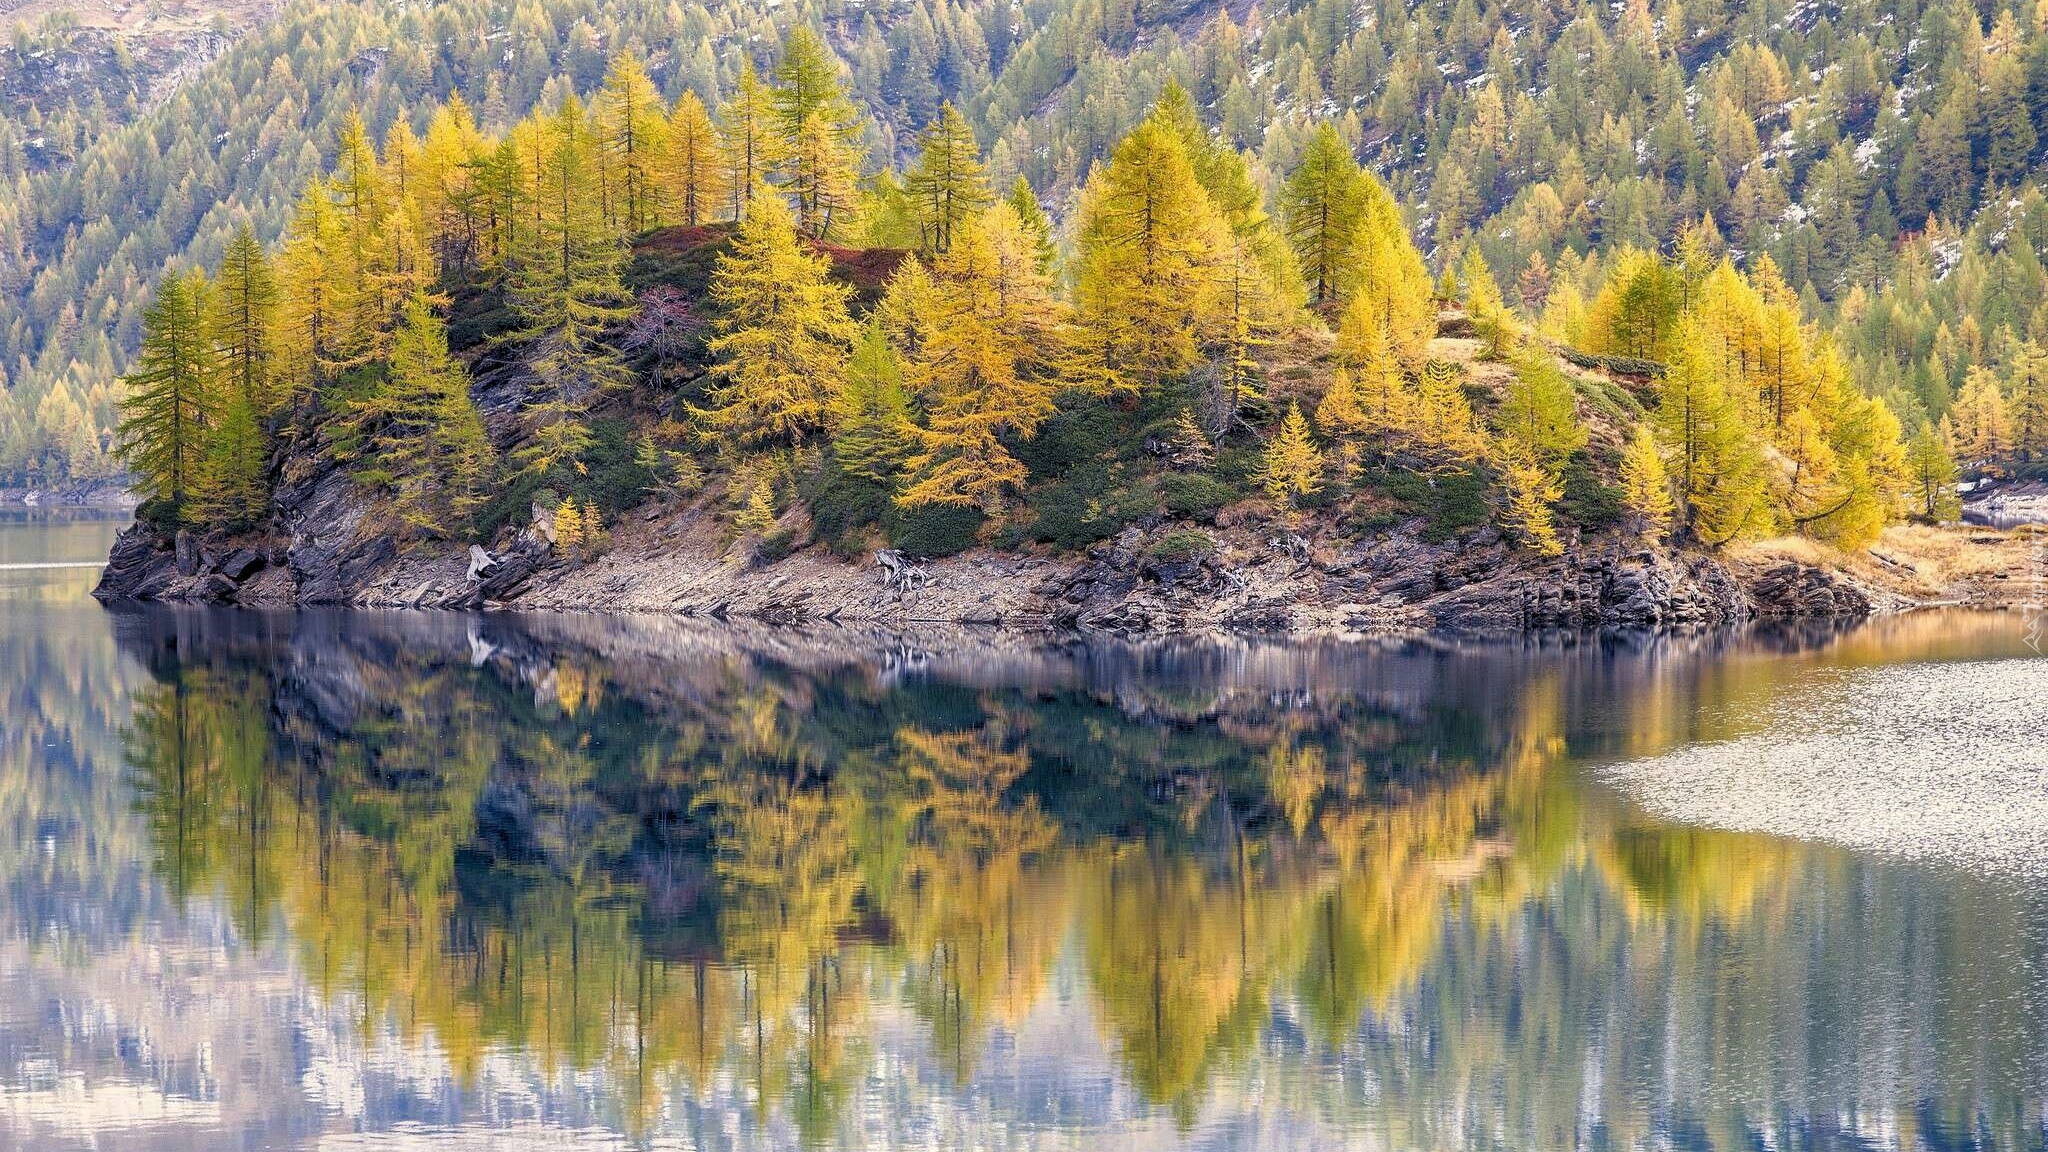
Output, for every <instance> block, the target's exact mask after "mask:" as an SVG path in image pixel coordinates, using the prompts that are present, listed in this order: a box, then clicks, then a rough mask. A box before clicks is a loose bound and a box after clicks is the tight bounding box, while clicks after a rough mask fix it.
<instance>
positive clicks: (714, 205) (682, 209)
mask: <svg viewBox="0 0 2048 1152" xmlns="http://www.w3.org/2000/svg"><path fill="white" fill-rule="evenodd" d="M666 143H667V145H668V148H667V151H666V153H665V157H664V158H665V165H664V168H665V173H666V176H667V179H668V192H669V197H670V201H671V203H672V206H673V211H674V213H675V218H676V219H678V220H680V221H682V222H683V223H684V224H687V225H689V226H690V227H692V228H695V227H696V226H698V225H699V224H702V223H704V222H705V221H707V220H710V219H711V218H712V216H713V214H715V213H716V212H718V211H719V210H720V201H721V199H722V198H723V196H724V194H725V178H726V167H725V164H724V162H723V161H722V159H721V157H720V153H719V138H718V130H717V128H716V127H714V126H713V125H712V123H711V114H710V113H709V112H707V111H705V110H704V102H703V101H702V100H700V99H698V98H697V94H696V93H695V92H691V91H688V90H685V91H684V92H683V94H682V96H681V97H679V98H678V99H677V100H676V106H675V110H674V111H673V112H671V113H670V114H669V118H668V132H667V140H666Z"/></svg>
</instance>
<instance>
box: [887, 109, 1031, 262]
mask: <svg viewBox="0 0 2048 1152" xmlns="http://www.w3.org/2000/svg"><path fill="white" fill-rule="evenodd" d="M1026 188H1027V190H1028V188H1029V185H1026ZM904 190H905V191H906V192H908V193H909V195H910V200H911V203H912V204H913V205H914V207H915V211H916V213H917V226H918V232H919V234H920V235H921V236H922V237H923V241H924V242H923V244H922V248H923V250H924V251H925V252H926V253H927V254H935V253H940V252H944V251H945V250H946V249H947V248H949V247H951V246H952V243H953V230H954V229H955V228H958V227H959V226H960V224H961V222H962V221H964V220H966V219H967V218H968V217H970V216H972V215H974V214H975V213H977V212H979V211H981V210H982V209H983V208H986V207H988V206H989V205H990V204H991V203H993V202H994V201H995V195H994V193H992V192H991V191H990V190H989V187H988V174H987V171H986V170H985V169H984V168H983V167H982V164H981V154H980V148H979V147H978V146H977V145H976V144H975V142H974V131H973V129H971V128H969V127H968V126H967V121H966V119H965V118H963V117H962V116H961V115H960V112H959V110H958V109H956V108H954V107H953V102H952V101H950V100H948V101H946V102H945V103H944V104H942V105H940V106H939V115H938V118H937V119H935V120H933V121H932V122H931V123H930V124H927V125H925V128H924V131H923V132H921V133H919V134H918V141H917V164H916V166H915V167H913V168H912V169H911V170H910V173H909V175H908V176H907V177H906V178H905V179H904ZM1032 207H1033V209H1034V210H1035V209H1036V208H1037V201H1036V200H1035V199H1034V200H1033V201H1032ZM1040 219H1043V213H1040Z"/></svg>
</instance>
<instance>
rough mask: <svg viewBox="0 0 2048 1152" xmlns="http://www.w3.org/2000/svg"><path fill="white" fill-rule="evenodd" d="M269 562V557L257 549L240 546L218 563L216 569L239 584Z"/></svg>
mask: <svg viewBox="0 0 2048 1152" xmlns="http://www.w3.org/2000/svg"><path fill="white" fill-rule="evenodd" d="M267 563H269V561H268V559H267V558H266V557H265V556H264V555H263V553H261V552H259V551H257V550H256V549H254V548H238V549H236V550H235V551H234V552H232V553H230V554H229V555H228V557H227V559H225V560H222V561H221V562H220V563H219V564H218V565H216V566H215V570H216V571H218V572H219V573H220V574H221V575H222V576H225V577H227V578H228V579H229V580H232V581H234V582H235V583H237V584H239V583H241V582H242V581H244V580H246V579H248V578H249V574H250V573H252V572H254V571H256V570H257V569H258V568H261V567H263V566H264V565H265V564H267Z"/></svg>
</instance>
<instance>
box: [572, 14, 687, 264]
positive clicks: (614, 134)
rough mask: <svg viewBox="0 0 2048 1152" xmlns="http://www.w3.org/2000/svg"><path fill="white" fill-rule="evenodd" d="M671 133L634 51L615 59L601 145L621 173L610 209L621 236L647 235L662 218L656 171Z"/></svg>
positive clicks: (601, 108) (603, 98)
mask: <svg viewBox="0 0 2048 1152" xmlns="http://www.w3.org/2000/svg"><path fill="white" fill-rule="evenodd" d="M702 107H703V106H702V105H699V106H698V110H699V111H702ZM667 130H668V123H667V120H666V118H665V117H664V116H663V114H662V106H661V94H660V93H658V92H656V91H655V90H654V82H653V81H651V80H649V79H648V78H647V70H646V69H645V68H643V67H641V64H640V61H639V59H638V58H636V57H634V56H633V55H632V54H630V53H627V52H620V53H617V54H616V55H614V56H613V57H612V61H611V67H610V68H609V70H608V71H607V72H606V73H605V78H604V91H603V93H602V94H601V95H600V96H599V98H598V106H597V146H598V148H599V149H600V150H601V151H602V153H603V155H604V156H605V158H606V159H607V160H608V161H609V162H610V165H611V167H612V169H613V171H614V172H615V173H616V174H617V184H618V189H617V194H616V196H615V197H614V200H615V203H613V204H611V205H608V206H607V207H608V210H609V214H610V216H611V218H612V221H613V224H614V226H615V227H616V228H617V229H618V230H619V231H620V232H621V233H624V234H626V235H629V236H630V235H634V234H637V233H640V232H644V231H646V230H647V229H649V228H651V227H653V226H654V224H655V222H656V220H657V219H658V218H659V217H660V197H659V194H658V189H659V186H660V177H659V175H658V174H657V173H658V172H659V169H660V167H661V158H662V155H663V153H664V151H665V149H666V147H667V142H666V140H665V139H664V137H665V136H666V135H667Z"/></svg>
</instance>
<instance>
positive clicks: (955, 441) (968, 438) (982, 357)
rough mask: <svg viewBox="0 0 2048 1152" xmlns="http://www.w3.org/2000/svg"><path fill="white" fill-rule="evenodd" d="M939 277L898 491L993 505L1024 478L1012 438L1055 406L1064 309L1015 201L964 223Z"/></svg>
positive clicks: (906, 497)
mask: <svg viewBox="0 0 2048 1152" xmlns="http://www.w3.org/2000/svg"><path fill="white" fill-rule="evenodd" d="M932 283H933V293H932V314H931V316H930V329H929V332H928V335H927V337H926V339H925V342H924V346H923V348H922V349H921V350H920V352H919V354H918V356H917V357H916V358H915V359H914V360H912V361H911V362H910V378H911V382H912V384H913V386H914V387H915V389H916V390H917V392H918V393H919V395H921V396H923V397H924V398H925V408H926V423H925V426H924V427H923V428H921V429H919V431H918V452H917V454H916V455H915V456H913V457H912V458H911V459H910V460H909V461H908V462H907V463H906V465H905V468H906V469H907V470H908V471H909V472H910V474H911V479H910V482H909V484H908V485H907V486H906V487H905V488H904V490H903V491H902V492H901V493H900V494H899V495H898V496H897V497H896V499H897V502H898V503H899V504H903V505H905V506H916V505H920V504H954V505H961V506H978V507H980V508H982V509H983V510H985V511H990V512H993V511H995V510H996V509H997V508H998V507H999V506H1000V504H1001V501H1002V498H1003V494H1004V491H1005V490H1006V489H1009V488H1015V487H1020V486H1022V484H1023V482H1024V479H1025V469H1024V465H1023V464H1022V462H1020V461H1018V460H1017V458H1016V457H1015V456H1013V455H1012V454H1011V453H1010V450H1009V449H1008V447H1006V446H1005V445H1004V443H1003V438H1004V437H1006V436H1008V437H1018V438H1022V437H1028V436H1030V435H1031V434H1032V433H1033V432H1035V431H1037V429H1038V426H1039V424H1040V423H1042V422H1043V421H1044V420H1045V418H1046V417H1048V416H1050V415H1052V411H1053V392H1054V389H1055V387H1056V384H1057V379H1056V372H1055V366H1056V365H1057V363H1058V358H1059V342H1060V334H1059V329H1058V326H1059V315H1058V312H1057V309H1056V307H1055V305H1054V304H1053V301H1052V294H1051V289H1050V286H1049V285H1048V284H1047V283H1046V281H1045V278H1044V275H1043V274H1042V273H1040V272H1039V271H1038V266H1037V260H1036V258H1035V255H1034V253H1033V245H1032V243H1031V240H1030V238H1029V237H1028V236H1027V235H1026V234H1025V233H1024V229H1023V226H1022V225H1021V224H1020V223H1019V222H1018V220H1017V216H1016V213H1014V212H1012V211H1010V208H1009V206H1008V205H1006V204H1005V205H998V206H996V207H995V208H992V209H990V210H989V211H988V212H987V213H985V214H984V215H983V216H980V217H976V218H970V219H968V220H965V221H963V222H961V223H960V224H959V226H958V227H957V228H956V229H955V231H954V233H953V244H952V246H951V247H950V248H948V249H947V250H946V252H944V253H943V254H941V255H940V256H939V257H938V258H937V259H936V260H935V261H934V262H933V265H932Z"/></svg>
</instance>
